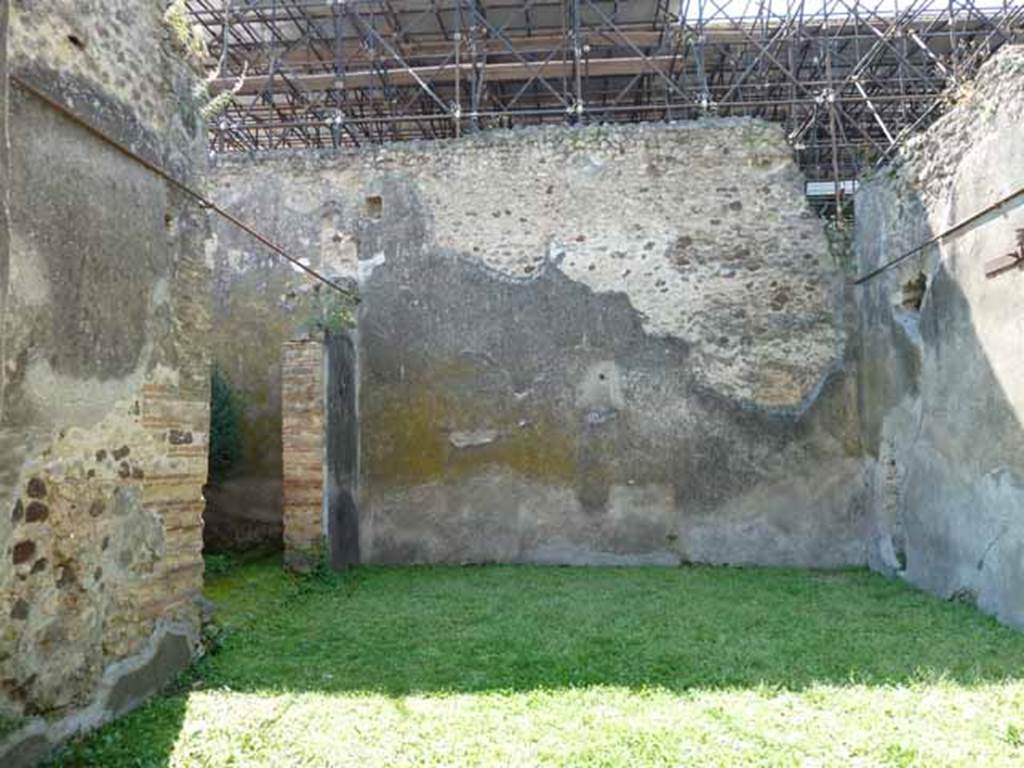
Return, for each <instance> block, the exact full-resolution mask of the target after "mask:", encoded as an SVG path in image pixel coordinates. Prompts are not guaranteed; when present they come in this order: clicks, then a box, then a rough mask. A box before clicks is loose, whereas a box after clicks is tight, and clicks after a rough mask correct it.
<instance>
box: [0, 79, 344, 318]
mask: <svg viewBox="0 0 1024 768" xmlns="http://www.w3.org/2000/svg"><path fill="white" fill-rule="evenodd" d="M9 79H10V81H11V82H13V83H15V84H16V85H18V86H19V87H21V88H23V89H24V90H26V91H28V92H29V93H31V94H32V95H33V96H35V97H36V98H39V99H41V100H42V101H44V102H45V103H46V104H48V105H49V106H50V107H52V108H53V109H55V110H56V111H57V112H60V113H61V114H62V115H64V116H65V117H67V118H69V119H70V120H72V121H74V122H75V123H77V124H78V125H80V126H82V127H83V128H85V129H86V130H87V131H89V132H90V133H91V134H93V135H94V136H97V137H98V138H100V139H102V140H103V141H104V142H106V143H107V144H109V145H110V146H112V147H114V148H115V149H116V150H118V151H119V152H121V153H122V154H123V155H125V156H127V157H129V158H131V159H132V160H134V161H135V162H136V163H138V164H139V165H141V166H143V167H144V168H146V169H147V170H149V171H150V172H152V173H154V174H156V175H157V176H159V177H160V178H161V179H163V180H164V181H166V182H167V183H168V184H170V185H171V186H173V187H175V188H176V189H179V190H181V191H182V192H184V193H185V194H186V195H188V196H189V197H191V198H193V199H194V200H195V201H196V202H198V203H199V205H200V206H202V207H203V208H206V209H208V210H211V211H213V212H214V213H216V214H217V215H218V216H220V217H221V218H223V219H225V220H226V221H228V222H230V223H231V224H233V225H235V226H236V227H238V228H239V229H241V230H242V231H243V232H246V233H248V234H249V235H250V236H252V237H253V238H255V239H256V240H258V241H259V242H260V243H262V244H263V245H264V246H266V247H267V248H269V249H270V250H271V251H273V252H274V253H276V254H277V255H278V256H280V257H282V258H283V259H285V260H287V261H288V262H290V263H291V264H292V265H294V266H296V267H298V268H299V269H301V270H302V271H303V272H305V273H306V274H308V275H309V276H311V277H313V278H314V279H316V280H319V281H320V282H321V283H323V284H324V285H326V286H328V287H330V288H333V289H334V290H335V291H338V293H341V294H344V295H345V296H348V297H349V298H350V299H352V300H353V301H356V302H358V301H359V297H358V296H356V294H355V293H354V292H353V291H351V290H349V289H348V288H345V287H343V286H341V285H339V284H338V283H336V282H334V281H333V280H331V279H330V278H328V277H325V276H324V275H322V274H320V273H319V272H317V271H316V270H315V269H313V268H312V267H309V266H307V265H305V264H303V263H302V262H301V261H300V260H299V259H297V258H295V257H294V256H292V255H291V254H289V253H288V252H287V251H285V249H284V248H282V247H281V246H280V245H278V244H277V243H275V242H274V241H273V240H271V239H270V238H268V237H267V236H266V235H263V234H261V233H260V232H258V231H256V230H255V229H253V227H251V226H249V225H248V224H246V223H245V222H243V221H241V220H239V219H238V218H237V217H236V216H235V215H234V214H232V213H230V212H229V211H226V210H224V209H223V208H221V207H220V206H219V205H217V203H215V202H213V201H212V200H210V199H209V198H207V197H206V196H205V195H203V194H202V193H200V192H197V191H196V190H195V189H193V188H192V187H190V186H188V185H187V184H186V183H185V182H183V181H181V180H179V179H177V178H175V177H174V176H172V175H171V174H170V173H169V172H168V171H165V170H164V169H163V168H161V167H160V166H159V165H157V164H156V163H154V162H152V161H150V160H147V159H146V158H145V157H143V156H142V155H140V154H138V153H137V152H135V151H133V150H131V149H129V148H128V147H126V146H124V144H122V143H121V142H119V141H118V140H117V139H115V138H114V137H113V136H110V135H109V134H108V133H106V132H105V131H103V130H102V129H100V128H97V127H96V126H95V125H93V124H92V123H90V122H88V121H87V120H85V119H84V118H82V117H81V116H79V115H78V114H76V113H75V112H73V111H72V110H71V109H69V108H68V107H67V106H65V105H64V104H62V103H61V102H59V101H58V100H56V99H54V98H53V97H52V96H50V95H49V94H47V93H45V92H43V91H41V90H40V89H38V88H36V87H35V86H34V85H32V84H31V83H29V82H28V81H26V80H23V79H22V78H21V77H19V76H18V75H15V74H13V73H12V74H10V75H9Z"/></svg>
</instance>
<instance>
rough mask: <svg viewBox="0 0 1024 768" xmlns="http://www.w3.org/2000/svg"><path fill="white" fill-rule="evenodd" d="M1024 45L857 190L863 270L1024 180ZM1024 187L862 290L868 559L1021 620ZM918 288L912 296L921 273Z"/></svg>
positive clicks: (1003, 55)
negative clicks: (1003, 259) (990, 272)
mask: <svg viewBox="0 0 1024 768" xmlns="http://www.w3.org/2000/svg"><path fill="white" fill-rule="evenodd" d="M1022 143H1024V49H1022V48H1019V47H1017V48H1011V47H1006V48H1003V49H1002V50H1001V51H1000V52H999V54H997V55H996V56H995V57H994V58H993V59H991V60H990V61H988V62H987V63H986V64H985V65H984V67H983V68H982V70H981V72H980V74H979V76H978V78H977V79H976V81H975V82H973V83H971V84H969V85H968V86H966V87H965V88H964V89H963V90H962V91H961V93H960V94H959V95H958V101H957V104H956V106H955V107H954V108H953V109H952V110H951V111H950V112H948V113H947V114H946V115H945V116H943V117H942V118H941V119H940V120H939V121H938V122H936V123H935V125H934V126H932V127H931V128H930V129H929V130H928V131H926V132H925V133H924V134H922V135H921V136H919V137H917V138H915V139H914V140H913V141H912V142H911V143H910V145H909V147H908V148H907V150H906V152H905V153H904V159H903V161H902V162H901V163H900V164H898V165H896V166H894V167H892V168H889V169H886V170H884V171H882V172H880V173H879V174H878V175H877V176H876V177H875V178H873V179H871V180H870V181H868V182H867V183H865V184H864V185H863V187H862V188H861V190H860V191H859V192H858V194H857V236H856V243H857V256H858V259H859V262H860V267H861V268H862V269H863V270H868V269H870V268H872V267H874V266H876V265H879V264H881V263H883V262H885V261H886V260H888V259H891V258H894V257H896V256H898V255H899V254H901V253H903V252H904V251H906V250H909V249H910V248H912V247H915V246H917V245H918V244H920V243H923V242H925V241H926V240H928V239H929V238H930V237H932V236H933V235H935V234H936V233H938V232H940V231H943V230H945V229H947V228H948V227H950V226H952V225H953V224H956V223H957V222H960V221H962V220H964V219H966V218H967V217H968V216H971V215H972V214H974V213H976V212H978V211H980V210H982V209H983V208H986V207H987V206H989V205H991V204H992V203H994V202H995V201H997V200H999V199H1000V198H1002V197H1004V196H1006V195H1008V194H1009V193H1011V192H1013V191H1014V190H1016V189H1019V188H1020V187H1021V186H1022V185H1024V163H1022V162H1021V155H1020V147H1021V146H1022ZM1022 227H1024V198H1017V199H1016V201H1015V202H1013V203H1012V204H1010V205H1008V206H1006V207H1005V208H1003V209H1002V210H1000V211H997V212H994V213H993V214H992V215H990V216H987V217H985V218H984V219H982V220H980V221H979V222H977V223H976V224H974V225H973V226H971V227H969V228H967V229H966V230H964V231H962V232H961V233H959V234H957V235H956V236H954V237H950V238H947V239H945V240H944V241H943V242H942V244H941V246H937V247H932V248H929V249H927V250H925V251H924V252H922V253H921V254H919V255H917V256H915V257H913V258H911V259H908V260H907V261H905V262H903V263H902V264H900V265H899V266H898V267H896V268H894V269H892V270H890V271H889V272H886V273H884V274H883V275H881V276H879V277H878V278H876V279H875V280H873V281H872V282H870V283H868V284H867V285H866V286H865V287H864V288H863V289H861V292H860V295H859V308H860V314H861V328H862V335H863V349H862V354H861V358H862V359H861V363H860V370H861V374H860V377H861V386H860V390H861V394H860V399H861V412H862V414H863V419H864V435H865V448H866V449H867V450H868V451H869V453H870V455H871V457H872V458H873V460H874V462H873V468H872V471H871V480H872V496H873V505H872V506H873V518H874V521H875V522H874V526H873V531H872V534H871V562H872V565H873V566H874V567H876V568H878V569H880V570H882V571H884V572H887V573H891V574H897V573H898V574H900V575H902V576H904V577H905V578H907V579H908V580H910V581H912V582H913V583H915V584H917V585H920V586H922V587H924V588H926V589H929V590H931V591H933V592H935V593H937V594H939V595H942V596H944V597H956V598H957V599H968V600H972V601H976V602H977V604H978V605H979V606H980V607H981V608H982V609H983V610H986V611H989V612H991V613H994V614H995V615H997V616H998V617H999V618H1000V619H1002V620H1003V621H1006V622H1009V623H1011V624H1015V625H1017V626H1022V627H1024V518H1022V517H1021V514H1020V510H1021V508H1022V505H1024V459H1022V456H1024V428H1022V414H1024V347H1022V346H1021V339H1022V338H1024V336H1022V334H1021V323H1020V319H1019V316H1020V311H1019V310H1020V305H1021V304H1020V297H1021V292H1022V290H1024V273H1021V272H1020V271H1019V270H1013V271H1010V272H1006V273H1004V274H1002V275H1000V276H998V277H997V278H994V279H986V277H985V274H984V264H985V262H987V261H989V260H991V259H994V258H996V257H999V256H1002V255H1004V254H1006V253H1008V252H1011V251H1013V250H1014V248H1015V246H1016V241H1017V237H1016V230H1017V229H1018V228H1022ZM922 285H923V286H924V293H923V295H921V290H920V289H921V286H922Z"/></svg>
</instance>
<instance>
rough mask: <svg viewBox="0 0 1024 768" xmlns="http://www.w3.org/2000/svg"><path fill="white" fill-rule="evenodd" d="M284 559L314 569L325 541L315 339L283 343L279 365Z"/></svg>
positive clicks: (320, 370) (320, 369)
mask: <svg viewBox="0 0 1024 768" xmlns="http://www.w3.org/2000/svg"><path fill="white" fill-rule="evenodd" d="M281 389H282V397H281V433H282V451H283V454H282V455H283V461H282V466H283V469H284V483H283V486H284V505H283V518H284V520H283V522H284V546H285V561H286V562H287V563H288V564H289V566H291V567H292V568H295V569H297V570H309V569H310V568H312V567H313V566H315V565H316V562H317V559H318V558H319V557H320V554H321V549H322V547H323V541H324V530H323V524H322V520H323V508H324V471H325V470H324V460H325V456H326V453H325V446H324V426H325V424H324V413H325V411H324V349H323V344H322V342H321V341H320V340H318V339H301V340H295V341H290V342H288V343H286V344H285V345H284V354H283V362H282V365H281Z"/></svg>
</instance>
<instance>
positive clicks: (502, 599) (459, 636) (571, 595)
mask: <svg viewBox="0 0 1024 768" xmlns="http://www.w3.org/2000/svg"><path fill="white" fill-rule="evenodd" d="M207 591H208V594H209V596H210V597H211V598H212V599H213V600H214V601H215V602H216V603H217V605H218V608H219V619H218V625H217V626H218V628H219V629H218V632H219V637H218V643H219V644H220V648H219V649H218V650H217V651H216V652H214V653H211V654H210V655H208V656H207V657H206V658H204V659H203V660H202V661H200V662H199V663H198V664H196V665H195V666H194V667H193V669H192V670H191V671H190V672H188V673H187V674H186V675H185V677H184V679H183V680H181V681H179V683H178V685H177V687H176V688H175V689H174V690H172V691H170V692H168V693H167V694H165V695H163V696H161V697H158V698H156V699H154V700H153V701H151V702H150V703H149V704H147V705H146V706H144V707H143V708H142V709H140V710H138V711H137V712H135V713H132V714H131V715H129V716H127V717H126V718H123V719H122V720H120V721H118V722H116V723H114V724H112V725H110V726H107V727H106V728H104V729H101V730H100V731H99V732H97V733H95V734H92V735H90V736H88V737H86V738H85V739H84V740H82V741H80V742H77V743H76V744H73V745H71V747H70V748H68V749H66V750H65V751H64V752H63V753H61V755H59V756H58V758H57V759H56V761H55V762H54V765H61V766H91V765H99V764H102V765H104V766H120V765H125V766H166V765H168V764H169V762H170V761H171V757H172V755H173V752H174V748H175V743H176V741H177V739H178V737H179V732H180V731H181V729H182V727H183V724H184V723H185V720H186V715H187V712H186V708H187V705H188V696H189V694H190V693H191V692H192V691H203V690H205V691H212V692H214V693H215V694H216V693H230V694H231V695H233V694H237V693H257V694H264V695H271V696H274V695H279V694H288V693H301V692H316V693H327V694H335V695H339V696H340V695H347V694H364V693H376V694H381V695H386V696H393V697H402V696H405V695H409V694H444V693H488V692H521V691H534V690H559V689H567V688H584V687H590V686H615V687H624V688H629V689H633V690H651V689H656V690H670V691H675V692H685V691H698V690H725V689H764V688H767V689H769V690H793V691H799V690H803V689H806V688H808V687H811V686H816V685H828V686H847V685H854V684H861V685H868V686H882V685H894V686H898V685H907V684H914V683H929V682H938V681H945V682H949V683H955V684H959V685H963V686H972V685H979V684H984V683H991V682H1000V681H1006V680H1012V679H1015V678H1018V677H1020V676H1022V675H1024V635H1022V634H1020V633H1017V632H1014V631H1013V630H1010V629H1009V628H1007V627H1004V626H1001V625H999V624H998V623H996V622H995V621H994V620H992V619H991V618H989V617H987V616H984V615H982V614H980V613H979V612H978V611H976V610H975V609H974V608H973V607H972V606H969V605H963V604H957V603H949V602H942V601H940V600H937V599H935V598H933V597H930V596H928V595H926V594H923V593H921V592H917V591H915V590H913V589H911V588H909V587H907V586H905V585H903V584H901V583H898V582H892V581H888V580H886V579H883V578H882V577H880V576H877V575H875V574H872V573H869V572H866V571H843V572H830V573H819V572H806V571H791V570H766V569H735V568H708V567H692V568H679V569H662V568H647V569H644V568H635V569H634V568H623V569H596V568H595V569H577V568H537V567H504V566H500V567H499V566H495V567H472V568H458V567H447V568H445V567H421V568H404V569H403V568H361V569H358V570H356V571H354V572H352V573H350V574H349V575H347V576H325V577H321V578H305V579H297V578H295V577H291V576H289V575H287V574H286V573H284V571H283V570H282V568H281V565H280V561H279V559H277V558H274V559H270V560H265V561H261V562H258V563H250V564H246V565H243V566H240V567H238V568H237V569H235V570H234V571H232V572H231V573H230V574H228V575H227V576H225V577H222V578H218V579H216V580H214V581H212V582H211V583H210V584H209V585H208V590H207Z"/></svg>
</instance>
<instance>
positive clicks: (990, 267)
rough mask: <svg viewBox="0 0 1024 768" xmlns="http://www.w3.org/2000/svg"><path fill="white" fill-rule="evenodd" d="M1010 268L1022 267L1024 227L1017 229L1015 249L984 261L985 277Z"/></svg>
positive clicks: (999, 273) (996, 274)
mask: <svg viewBox="0 0 1024 768" xmlns="http://www.w3.org/2000/svg"><path fill="white" fill-rule="evenodd" d="M1011 269H1024V229H1018V230H1017V250H1016V251H1014V252H1013V253H1008V254H1006V255H1005V256H1000V257H999V258H997V259H992V260H991V261H987V262H985V277H988V278H993V277H997V276H999V275H1001V274H1003V272H1009V271H1010V270H1011Z"/></svg>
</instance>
